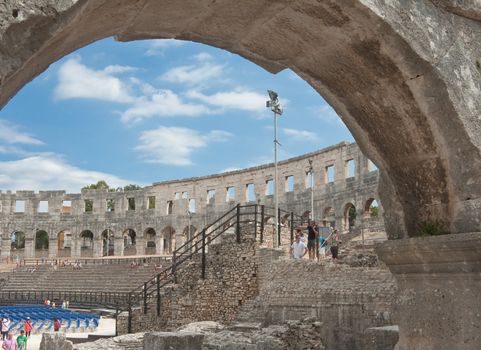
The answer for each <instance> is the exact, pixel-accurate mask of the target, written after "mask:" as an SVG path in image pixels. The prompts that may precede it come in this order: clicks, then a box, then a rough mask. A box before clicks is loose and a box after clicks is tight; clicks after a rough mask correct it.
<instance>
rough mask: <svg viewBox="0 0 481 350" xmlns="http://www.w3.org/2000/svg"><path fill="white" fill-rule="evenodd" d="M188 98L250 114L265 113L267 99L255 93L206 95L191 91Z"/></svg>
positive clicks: (230, 92)
mask: <svg viewBox="0 0 481 350" xmlns="http://www.w3.org/2000/svg"><path fill="white" fill-rule="evenodd" d="M186 96H187V97H189V98H192V99H197V100H200V101H202V102H204V103H207V104H210V105H212V106H215V107H220V108H228V109H240V110H244V111H250V112H263V111H265V108H266V101H267V97H266V96H264V95H261V94H259V93H257V92H254V91H248V90H238V91H227V92H218V93H215V94H213V95H205V94H203V93H201V92H199V91H189V92H188V93H187V94H186Z"/></svg>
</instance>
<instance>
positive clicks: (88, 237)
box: [80, 230, 94, 258]
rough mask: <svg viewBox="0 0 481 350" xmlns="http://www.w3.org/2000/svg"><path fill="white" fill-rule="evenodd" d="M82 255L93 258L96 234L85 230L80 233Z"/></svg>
mask: <svg viewBox="0 0 481 350" xmlns="http://www.w3.org/2000/svg"><path fill="white" fill-rule="evenodd" d="M80 256H81V257H82V258H92V257H93V256H94V234H93V233H92V231H89V230H85V231H82V232H81V233H80Z"/></svg>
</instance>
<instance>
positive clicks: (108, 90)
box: [55, 58, 133, 103]
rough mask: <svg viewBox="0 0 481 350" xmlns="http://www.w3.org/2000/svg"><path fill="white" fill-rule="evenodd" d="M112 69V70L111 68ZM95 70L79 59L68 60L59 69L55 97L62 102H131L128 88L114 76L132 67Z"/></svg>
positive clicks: (111, 67)
mask: <svg viewBox="0 0 481 350" xmlns="http://www.w3.org/2000/svg"><path fill="white" fill-rule="evenodd" d="M109 67H110V68H109ZM109 67H107V68H106V69H105V70H100V71H97V70H94V69H91V68H88V67H86V66H85V65H83V64H82V63H80V59H79V58H73V59H69V60H67V61H66V62H65V63H64V64H62V66H61V67H60V69H59V72H58V85H57V86H56V87H55V97H56V98H58V99H60V100H65V99H72V98H90V99H96V100H103V101H111V102H121V103H125V102H131V101H132V99H133V98H132V96H131V95H130V93H129V89H128V86H127V85H126V84H125V83H123V82H122V81H121V80H120V79H119V78H117V77H115V76H113V75H112V74H114V73H120V71H121V70H123V71H124V72H125V70H126V69H127V70H128V69H130V68H131V67H123V66H109Z"/></svg>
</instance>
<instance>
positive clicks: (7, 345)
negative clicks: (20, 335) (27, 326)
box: [2, 333, 18, 350]
mask: <svg viewBox="0 0 481 350" xmlns="http://www.w3.org/2000/svg"><path fill="white" fill-rule="evenodd" d="M2 349H3V350H17V349H18V348H17V343H16V342H15V339H13V334H12V333H8V335H7V339H5V340H4V341H3V343H2Z"/></svg>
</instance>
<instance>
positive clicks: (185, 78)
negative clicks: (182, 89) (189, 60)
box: [161, 62, 224, 85]
mask: <svg viewBox="0 0 481 350" xmlns="http://www.w3.org/2000/svg"><path fill="white" fill-rule="evenodd" d="M223 71H224V65H220V64H213V63H208V62H206V63H203V64H202V65H200V66H195V65H190V66H180V67H175V68H172V69H170V70H168V71H167V72H165V73H164V74H163V75H162V76H161V79H162V80H164V81H167V82H170V83H182V84H189V85H195V84H200V83H203V82H209V81H210V80H211V79H213V78H218V77H220V76H221V75H222V73H223Z"/></svg>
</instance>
